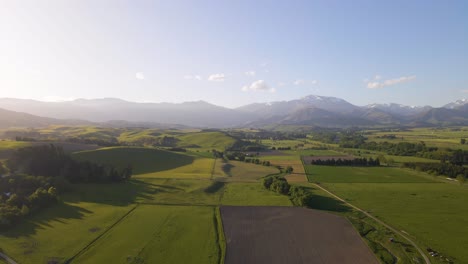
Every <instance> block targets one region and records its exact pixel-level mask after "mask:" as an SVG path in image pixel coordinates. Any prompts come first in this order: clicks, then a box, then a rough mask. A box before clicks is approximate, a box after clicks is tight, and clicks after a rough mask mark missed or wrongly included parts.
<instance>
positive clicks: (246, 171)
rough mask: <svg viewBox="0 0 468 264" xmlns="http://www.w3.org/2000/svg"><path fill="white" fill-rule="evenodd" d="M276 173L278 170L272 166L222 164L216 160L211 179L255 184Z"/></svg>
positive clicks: (238, 162)
mask: <svg viewBox="0 0 468 264" xmlns="http://www.w3.org/2000/svg"><path fill="white" fill-rule="evenodd" d="M278 172H279V171H278V169H277V168H275V167H273V166H263V165H258V164H252V163H246V162H242V161H232V160H230V161H228V162H223V161H222V160H221V159H218V160H216V165H215V170H214V174H213V177H215V178H220V180H223V181H243V182H256V181H258V180H259V179H261V178H262V177H265V176H266V175H269V174H275V173H278Z"/></svg>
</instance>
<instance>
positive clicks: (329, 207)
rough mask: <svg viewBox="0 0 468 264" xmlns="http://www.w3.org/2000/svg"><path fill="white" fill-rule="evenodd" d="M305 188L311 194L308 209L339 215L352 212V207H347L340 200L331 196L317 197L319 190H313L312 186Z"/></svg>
mask: <svg viewBox="0 0 468 264" xmlns="http://www.w3.org/2000/svg"><path fill="white" fill-rule="evenodd" d="M303 188H304V189H305V190H306V191H307V192H308V193H310V194H311V198H310V200H309V201H308V203H307V207H308V208H311V209H317V210H324V211H331V212H338V213H346V212H351V211H352V208H351V207H349V206H347V205H346V204H345V203H343V202H342V201H340V200H337V199H335V198H333V197H329V196H322V195H317V194H316V192H317V191H318V189H317V188H313V187H310V186H307V187H306V186H303Z"/></svg>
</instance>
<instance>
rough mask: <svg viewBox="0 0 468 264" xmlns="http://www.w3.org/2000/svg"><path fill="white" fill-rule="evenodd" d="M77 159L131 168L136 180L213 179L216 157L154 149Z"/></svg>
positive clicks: (116, 149)
mask: <svg viewBox="0 0 468 264" xmlns="http://www.w3.org/2000/svg"><path fill="white" fill-rule="evenodd" d="M73 157H74V158H76V159H78V160H89V161H94V162H97V163H101V164H109V165H113V166H115V167H116V168H123V167H126V166H128V165H132V167H133V173H134V177H148V178H210V177H211V170H212V167H213V163H214V159H213V158H201V157H197V156H192V155H188V154H185V153H184V154H182V153H179V152H170V151H165V150H159V149H153V148H137V147H112V148H102V149H98V150H94V151H82V152H76V153H74V154H73Z"/></svg>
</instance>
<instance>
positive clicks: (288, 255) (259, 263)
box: [220, 206, 379, 264]
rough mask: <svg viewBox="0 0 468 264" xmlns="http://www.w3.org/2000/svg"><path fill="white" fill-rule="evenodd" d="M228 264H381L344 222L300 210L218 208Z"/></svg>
mask: <svg viewBox="0 0 468 264" xmlns="http://www.w3.org/2000/svg"><path fill="white" fill-rule="evenodd" d="M220 212H221V217H222V220H223V227H224V233H225V237H226V243H227V251H226V258H225V263H226V264H237V263H243V264H250V263H252V264H264V263H265V264H267V263H268V264H270V263H273V264H275V263H278V264H279V263H281V264H282V263H295V264H301V263H317V264H321V263H323V264H325V263H327V264H328V263H340V264H347V263H360V264H371V263H372V264H378V263H379V261H378V260H377V258H376V257H375V256H374V254H373V253H372V251H371V250H370V249H369V247H368V246H367V245H366V244H365V242H364V241H363V240H362V238H361V237H360V236H359V234H358V233H357V231H356V230H355V229H354V228H353V226H352V225H351V223H350V222H349V221H348V220H346V219H345V218H344V217H341V216H338V215H334V214H330V213H325V212H321V211H317V210H312V209H305V208H297V207H244V206H239V207H235V206H222V207H221V208H220Z"/></svg>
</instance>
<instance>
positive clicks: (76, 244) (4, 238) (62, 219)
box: [0, 202, 134, 264]
mask: <svg viewBox="0 0 468 264" xmlns="http://www.w3.org/2000/svg"><path fill="white" fill-rule="evenodd" d="M133 207H134V205H129V206H115V205H109V204H96V203H87V202H79V203H63V204H58V205H56V206H53V207H51V208H48V209H46V210H44V211H42V212H40V213H38V214H37V215H34V216H32V217H31V218H29V219H27V220H25V221H23V222H22V223H20V224H19V225H18V226H15V227H14V228H11V229H9V230H7V231H2V232H1V233H0V248H2V249H3V251H4V252H5V253H6V254H7V255H8V256H9V257H11V258H13V259H15V260H16V261H17V262H18V263H21V264H28V263H31V264H35V263H48V262H49V261H52V260H58V261H59V262H58V263H62V262H63V261H65V260H66V259H68V258H70V257H72V256H73V255H74V254H76V253H77V252H79V251H80V250H81V249H82V248H83V247H85V246H86V245H87V244H88V243H89V242H91V241H92V240H93V239H95V238H96V237H97V236H99V235H100V234H102V233H103V232H105V230H106V229H108V228H109V227H110V226H111V225H112V224H113V223H115V221H117V220H118V219H119V218H121V217H122V216H124V215H125V214H126V213H127V212H129V211H130V210H131V209H132V208H133ZM50 263H52V262H50Z"/></svg>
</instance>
